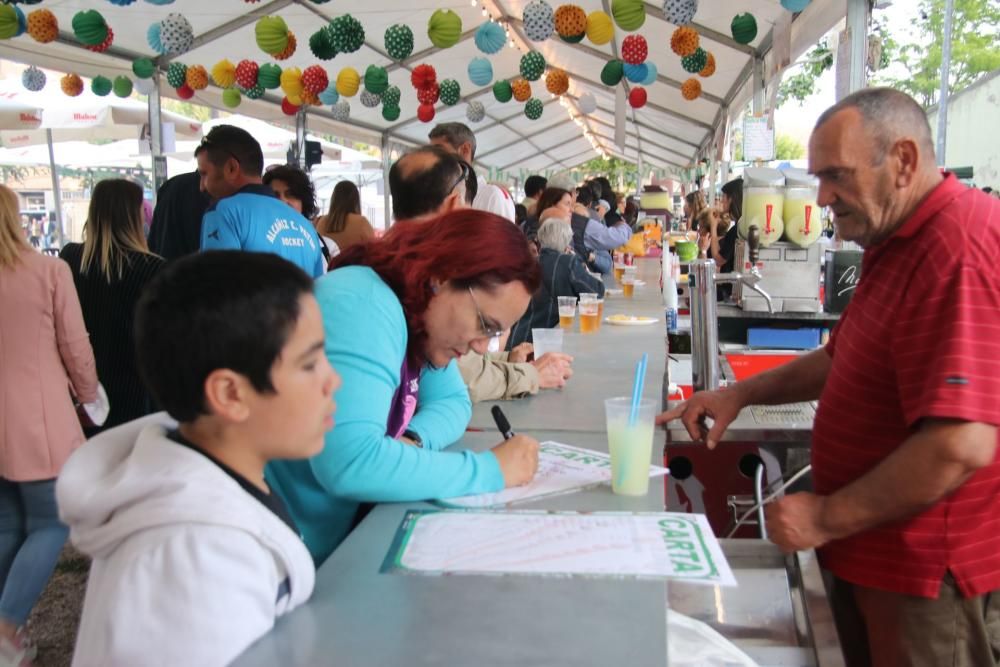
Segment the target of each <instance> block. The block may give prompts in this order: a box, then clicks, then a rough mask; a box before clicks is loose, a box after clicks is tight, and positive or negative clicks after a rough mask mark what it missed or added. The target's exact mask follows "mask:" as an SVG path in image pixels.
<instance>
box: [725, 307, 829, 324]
mask: <svg viewBox="0 0 1000 667" xmlns="http://www.w3.org/2000/svg"><path fill="white" fill-rule="evenodd" d="M716 312H717V313H718V315H719V319H720V320H721V319H723V318H728V319H745V320H799V321H803V322H836V321H837V320H839V319H840V313H825V312H824V313H786V312H777V313H769V312H767V311H766V310H743V309H742V308H740V307H739V306H731V305H724V304H721V303H720V304H718V306H717V308H716Z"/></svg>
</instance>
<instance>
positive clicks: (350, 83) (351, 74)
mask: <svg viewBox="0 0 1000 667" xmlns="http://www.w3.org/2000/svg"><path fill="white" fill-rule="evenodd" d="M360 85H361V76H360V75H359V74H358V71H357V70H356V69H354V68H353V67H345V68H344V69H342V70H340V73H339V74H337V92H338V93H340V94H341V95H343V96H344V97H354V96H355V95H356V94H357V93H358V86H360Z"/></svg>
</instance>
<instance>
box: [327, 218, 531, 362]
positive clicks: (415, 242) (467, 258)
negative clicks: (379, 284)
mask: <svg viewBox="0 0 1000 667" xmlns="http://www.w3.org/2000/svg"><path fill="white" fill-rule="evenodd" d="M344 266H367V267H370V268H371V269H373V270H374V271H375V273H377V274H378V275H379V277H380V278H381V279H382V280H383V281H385V283H386V284H387V285H388V286H389V287H390V288H391V289H392V291H393V292H394V293H395V294H396V296H397V297H398V298H399V301H400V303H401V304H402V306H403V313H404V314H405V315H406V323H407V328H408V330H409V345H408V351H409V354H410V356H411V357H412V358H413V359H414V360H416V361H418V362H420V363H423V362H424V354H423V347H424V342H425V341H426V339H427V331H426V328H425V326H424V318H423V316H424V312H425V311H426V310H427V306H428V304H429V303H430V301H431V298H432V297H433V296H434V292H433V291H432V290H431V280H432V279H436V280H438V281H440V282H442V283H444V282H451V283H452V284H453V285H454V286H455V287H456V288H457V289H466V288H468V287H477V288H481V289H486V290H490V289H493V288H495V287H497V286H499V285H504V284H507V283H511V282H519V283H521V284H522V285H524V288H525V289H526V290H527V291H528V293H529V294H534V293H535V291H536V290H537V289H538V287H539V285H540V284H541V279H542V274H541V269H540V267H539V264H538V260H537V259H535V257H534V256H533V255H532V253H531V250H530V248H529V247H528V240H527V238H525V236H524V233H523V232H521V230H520V229H518V227H517V226H516V225H515V224H513V223H512V222H511V221H510V220H507V219H505V218H501V217H500V216H498V215H494V214H493V213H488V212H486V211H478V210H475V209H459V210H457V211H452V212H450V213H445V214H444V215H442V216H439V217H437V218H434V219H432V220H430V221H427V222H402V223H397V224H396V225H394V226H393V227H392V229H390V230H389V231H388V232H387V233H386V234H385V236H383V237H382V238H380V239H377V240H374V241H370V242H368V243H363V244H359V245H355V246H351V247H350V248H348V249H347V250H345V251H344V252H342V253H341V254H339V255H337V256H336V257H334V258H333V259H332V260H331V262H330V269H331V270H334V269H337V268H340V267H344Z"/></svg>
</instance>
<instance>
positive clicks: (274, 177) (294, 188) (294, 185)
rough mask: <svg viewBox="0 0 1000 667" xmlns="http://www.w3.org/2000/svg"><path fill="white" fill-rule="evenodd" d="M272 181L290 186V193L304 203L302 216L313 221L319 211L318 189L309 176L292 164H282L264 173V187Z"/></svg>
mask: <svg viewBox="0 0 1000 667" xmlns="http://www.w3.org/2000/svg"><path fill="white" fill-rule="evenodd" d="M271 181H282V182H283V183H284V184H285V185H287V186H288V191H289V192H290V193H291V194H292V196H293V197H295V198H296V199H298V200H299V201H300V202H302V216H303V217H304V218H306V219H307V220H312V219H313V218H314V217H315V216H316V213H318V209H317V208H316V189H315V188H314V187H313V184H312V181H311V180H310V179H309V174H307V173H306V172H304V171H302V170H301V169H299V168H298V167H296V166H295V165H292V164H282V165H277V166H274V167H270V168H268V170H267V171H266V172H264V178H263V182H264V185H271Z"/></svg>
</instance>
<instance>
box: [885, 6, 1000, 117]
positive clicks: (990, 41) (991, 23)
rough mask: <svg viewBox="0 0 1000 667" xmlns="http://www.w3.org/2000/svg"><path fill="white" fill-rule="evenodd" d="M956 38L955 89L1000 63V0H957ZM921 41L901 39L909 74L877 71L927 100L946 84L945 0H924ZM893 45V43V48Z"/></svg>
mask: <svg viewBox="0 0 1000 667" xmlns="http://www.w3.org/2000/svg"><path fill="white" fill-rule="evenodd" d="M954 8H955V11H954V14H953V16H952V39H951V76H950V77H949V80H948V90H949V92H950V93H954V92H958V91H960V90H962V89H963V88H966V87H968V86H969V85H970V84H972V83H974V82H975V81H976V80H977V79H978V78H979V77H980V76H982V75H983V74H986V73H988V72H992V71H994V70H996V69H1000V2H997V0H954ZM916 28H917V34H918V35H920V41H919V42H915V43H906V44H900V45H898V47H897V49H896V53H895V54H893V53H890V54H889V55H890V57H891V56H893V55H894V56H895V60H896V61H897V62H899V63H900V64H901V65H903V67H905V68H906V70H907V74H906V75H904V76H899V77H893V76H890V75H881V76H876V77H875V78H874V80H873V82H875V83H883V84H886V85H890V86H892V87H893V88H896V89H898V90H902V91H904V92H906V93H909V94H910V95H912V96H913V98H914V99H916V100H917V101H918V102H920V103H921V104H922V105H924V106H925V107H926V106H930V105H931V104H934V103H936V102H937V98H938V92H939V90H940V87H941V57H942V55H941V51H942V49H941V46H942V44H943V43H944V0H921V2H920V9H919V13H918V17H917V24H916ZM891 51H892V49H890V52H891Z"/></svg>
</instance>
